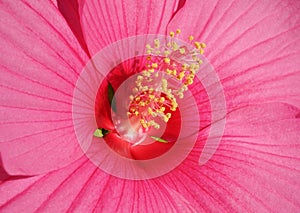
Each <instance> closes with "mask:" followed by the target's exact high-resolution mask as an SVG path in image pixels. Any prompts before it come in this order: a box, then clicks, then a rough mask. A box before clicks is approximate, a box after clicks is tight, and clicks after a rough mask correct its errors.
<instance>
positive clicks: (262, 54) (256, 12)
mask: <svg viewBox="0 0 300 213" xmlns="http://www.w3.org/2000/svg"><path fill="white" fill-rule="evenodd" d="M299 8H300V5H299V4H298V2H296V1H273V0H272V1H271V0H270V1H253V2H247V1H229V0H224V1H202V2H201V3H198V2H196V1H192V0H190V1H189V0H187V1H186V3H185V5H184V6H183V8H182V9H181V10H180V11H179V12H178V13H177V15H176V16H175V17H174V19H173V20H172V22H171V23H170V25H169V26H168V28H169V29H170V30H172V29H174V28H175V29H176V28H178V27H179V28H181V29H182V32H183V36H186V37H187V36H188V35H190V34H192V35H194V36H195V37H196V38H197V39H199V40H201V41H204V42H205V43H206V44H207V52H206V56H207V57H208V59H209V60H210V62H211V63H212V65H213V66H214V67H215V69H216V71H217V73H218V75H219V77H220V79H221V82H222V85H223V87H224V93H225V95H226V101H227V105H228V107H229V109H231V108H238V107H240V106H245V105H248V104H252V103H266V102H272V101H279V102H285V103H289V104H292V105H295V106H298V107H299V106H300V99H299V97H300V87H299V82H300V75H299V67H300V61H299V60H298V59H299V56H300V51H299V50H300V43H299V38H300V30H299V29H300V25H299V21H300V15H299V13H298V10H299ZM185 23H189V24H188V25H187V24H185Z"/></svg>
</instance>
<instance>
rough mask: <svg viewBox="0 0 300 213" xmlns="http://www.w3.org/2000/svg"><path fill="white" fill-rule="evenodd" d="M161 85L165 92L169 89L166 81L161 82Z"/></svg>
mask: <svg viewBox="0 0 300 213" xmlns="http://www.w3.org/2000/svg"><path fill="white" fill-rule="evenodd" d="M161 83H162V89H163V90H166V89H167V86H168V81H167V80H166V79H164V78H163V79H162V80H161Z"/></svg>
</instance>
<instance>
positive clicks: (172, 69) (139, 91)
mask: <svg viewBox="0 0 300 213" xmlns="http://www.w3.org/2000/svg"><path fill="white" fill-rule="evenodd" d="M180 34H181V30H180V29H177V30H176V32H175V33H174V32H173V31H172V32H170V33H169V35H170V40H169V41H168V42H167V43H166V44H163V42H161V41H160V40H159V39H154V40H153V44H147V45H146V53H147V54H148V56H147V65H146V68H145V69H144V70H143V71H142V74H141V75H138V76H137V79H136V87H134V88H133V90H132V92H133V94H132V95H131V96H130V97H129V99H130V101H131V106H130V109H129V112H128V113H127V114H128V116H130V117H132V116H138V117H139V118H140V119H139V121H140V124H141V126H142V127H143V128H144V129H145V130H148V129H149V128H151V127H153V128H156V129H158V128H160V125H159V124H158V123H157V122H156V119H158V118H161V119H162V120H163V121H164V122H166V123H167V122H168V121H169V120H170V118H171V116H172V114H171V113H170V111H176V110H177V107H178V103H177V98H180V99H182V98H184V92H186V91H187V90H188V86H189V85H191V84H193V82H194V78H195V75H196V73H197V72H198V71H199V69H200V65H201V64H202V63H203V62H202V60H201V59H200V58H201V56H200V55H202V54H203V53H204V48H205V47H206V45H205V43H201V42H198V41H195V42H194V43H191V44H192V45H193V48H188V47H186V46H182V45H181V44H180V43H179V42H177V40H176V39H177V38H178V36H179V35H180ZM175 35H176V39H175ZM188 40H189V41H193V40H194V36H192V35H191V36H189V37H188ZM161 53H162V54H163V56H162V55H160V54H161ZM199 54H200V55H199ZM173 57H175V58H176V61H174V60H173ZM159 73H161V74H159ZM166 74H167V75H170V76H172V77H174V78H175V79H177V80H178V81H179V82H181V84H180V85H181V86H179V87H178V88H173V87H174V86H172V84H169V82H168V79H169V78H166V77H165V75H166ZM159 76H161V80H159V81H157V78H158V77H159ZM155 79H156V80H155ZM149 82H153V84H149Z"/></svg>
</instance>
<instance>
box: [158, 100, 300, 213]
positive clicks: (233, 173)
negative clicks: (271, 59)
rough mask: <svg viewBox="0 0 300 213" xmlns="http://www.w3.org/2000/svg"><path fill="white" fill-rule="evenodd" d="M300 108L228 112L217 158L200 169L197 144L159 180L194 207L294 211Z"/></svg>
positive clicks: (298, 174) (299, 162) (299, 186)
mask: <svg viewBox="0 0 300 213" xmlns="http://www.w3.org/2000/svg"><path fill="white" fill-rule="evenodd" d="M299 112H300V110H299V109H298V108H294V107H291V106H289V105H285V104H275V103H274V104H265V105H258V106H252V107H250V106H249V107H245V108H242V109H240V110H236V111H233V112H231V113H230V114H229V115H228V118H227V126H226V127H227V129H226V131H225V135H224V137H223V140H222V142H221V144H220V146H219V147H218V150H217V152H216V153H215V155H214V156H213V157H212V158H211V159H210V161H208V163H207V164H205V165H204V166H201V167H199V165H198V157H199V148H198V147H199V146H200V145H199V144H198V145H197V146H196V147H195V149H194V150H193V151H192V153H191V154H190V156H189V158H188V159H187V160H186V161H185V162H184V163H183V164H182V165H180V166H179V167H178V169H177V170H176V171H173V172H171V173H170V175H166V176H165V177H162V179H161V181H162V182H164V183H166V184H167V185H168V186H169V187H171V188H172V189H174V190H177V192H178V193H180V194H181V195H182V196H183V197H184V198H185V199H186V200H187V201H189V202H190V203H191V204H192V205H193V206H194V208H196V209H198V208H199V209H204V211H208V212H211V211H230V212H232V211H233V212H235V211H238V212H252V211H254V212H272V211H279V212H282V211H288V212H298V211H299V209H300V202H299V199H298V197H299V196H300V194H299V189H300V181H299V180H300V179H299V177H300V170H299V168H300V158H299V156H298V155H299V151H300V140H299V138H300V123H299V118H296V116H299Z"/></svg>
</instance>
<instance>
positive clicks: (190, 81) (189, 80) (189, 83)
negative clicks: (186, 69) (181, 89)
mask: <svg viewBox="0 0 300 213" xmlns="http://www.w3.org/2000/svg"><path fill="white" fill-rule="evenodd" d="M186 81H187V84H188V85H191V84H192V83H193V82H194V80H193V79H191V78H188V79H187V80H186Z"/></svg>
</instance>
